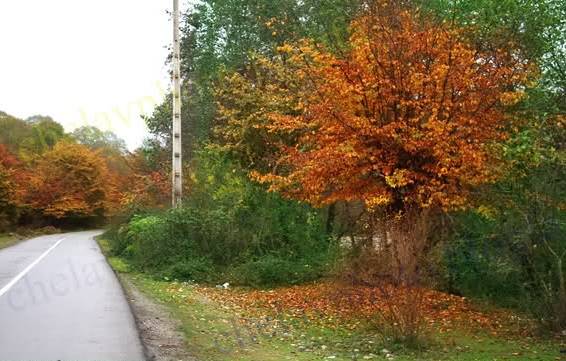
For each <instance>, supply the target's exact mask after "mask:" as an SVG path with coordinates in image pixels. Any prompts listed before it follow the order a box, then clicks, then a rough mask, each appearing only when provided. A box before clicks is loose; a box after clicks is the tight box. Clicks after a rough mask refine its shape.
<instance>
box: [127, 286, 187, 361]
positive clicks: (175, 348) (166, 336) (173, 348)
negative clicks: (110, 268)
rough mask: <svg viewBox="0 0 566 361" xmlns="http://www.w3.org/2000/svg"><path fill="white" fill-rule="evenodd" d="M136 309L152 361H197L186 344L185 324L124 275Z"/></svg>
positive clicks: (136, 315)
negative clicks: (182, 324)
mask: <svg viewBox="0 0 566 361" xmlns="http://www.w3.org/2000/svg"><path fill="white" fill-rule="evenodd" d="M120 279H121V281H122V285H123V286H124V289H125V291H126V295H127V297H128V300H129V302H130V305H131V307H132V311H133V313H134V316H135V318H136V323H137V325H138V329H139V332H140V337H141V340H142V343H143V344H144V346H145V348H146V354H147V358H148V361H196V359H195V358H194V357H192V356H191V355H190V354H189V352H188V350H187V345H186V343H185V338H184V336H183V333H182V332H180V331H179V329H180V328H181V324H180V323H179V322H178V321H177V320H175V319H173V318H172V317H171V314H170V313H169V311H168V310H167V309H166V308H165V306H163V305H161V304H159V303H157V302H156V301H154V300H152V299H151V298H149V297H147V296H146V295H145V294H143V293H142V292H140V291H139V290H138V289H137V288H136V287H135V285H134V284H133V283H132V282H131V281H130V280H129V279H128V277H127V276H124V275H120Z"/></svg>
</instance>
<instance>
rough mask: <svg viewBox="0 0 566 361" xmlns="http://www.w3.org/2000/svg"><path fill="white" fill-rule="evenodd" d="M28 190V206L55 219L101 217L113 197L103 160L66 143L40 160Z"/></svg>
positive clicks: (56, 147) (109, 206)
mask: <svg viewBox="0 0 566 361" xmlns="http://www.w3.org/2000/svg"><path fill="white" fill-rule="evenodd" d="M28 188H29V190H30V191H29V194H28V200H27V202H28V204H29V205H30V206H31V207H33V208H34V209H36V210H39V211H41V212H42V213H43V214H44V215H47V216H53V217H55V218H64V217H70V216H74V217H93V216H94V217H96V216H98V217H103V216H105V215H106V214H107V213H108V212H109V211H111V209H112V208H113V205H114V204H115V203H116V197H117V194H116V192H115V190H114V187H113V183H112V178H111V177H110V174H109V172H108V169H107V167H106V163H105V161H104V159H103V158H102V157H101V156H100V155H99V154H98V153H97V152H95V151H92V150H91V149H89V148H88V147H86V146H83V145H79V144H73V143H66V142H60V143H58V144H57V145H55V147H54V148H53V149H52V150H51V151H48V152H47V153H45V154H44V155H43V156H42V157H41V159H40V160H39V161H38V164H37V167H36V168H35V169H34V173H33V177H31V179H30V184H29V185H28Z"/></svg>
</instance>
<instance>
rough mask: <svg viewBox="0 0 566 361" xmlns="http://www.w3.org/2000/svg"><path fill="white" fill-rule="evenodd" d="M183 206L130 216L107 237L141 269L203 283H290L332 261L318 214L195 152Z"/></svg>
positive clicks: (219, 160)
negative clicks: (194, 161)
mask: <svg viewBox="0 0 566 361" xmlns="http://www.w3.org/2000/svg"><path fill="white" fill-rule="evenodd" d="M197 162H198V164H199V166H198V167H197V172H196V173H195V175H194V178H193V182H194V183H193V184H192V185H191V194H190V196H189V198H188V199H185V202H184V205H185V206H184V207H183V208H181V209H174V210H169V211H165V212H162V213H154V214H146V215H139V216H134V217H132V218H131V220H130V221H129V222H128V223H127V224H125V225H123V226H121V227H120V228H119V230H118V231H113V232H110V236H111V238H112V241H111V246H112V248H113V249H112V252H113V253H114V254H117V255H120V256H123V257H126V258H129V259H130V260H131V261H132V263H133V264H134V265H136V266H137V267H139V268H140V269H142V270H146V271H149V272H153V273H158V274H165V275H168V276H170V277H173V278H177V279H184V280H195V281H202V282H224V281H232V282H236V283H243V284H253V285H276V284H292V283H297V282H302V281H306V280H312V279H314V278H317V277H320V275H321V274H322V273H323V269H324V268H325V265H326V263H327V259H328V258H329V257H331V256H332V254H333V252H331V249H332V246H331V244H330V242H329V240H328V237H327V235H326V234H325V231H324V226H323V224H324V222H323V219H322V214H321V212H319V211H318V210H314V209H312V208H310V207H309V206H307V205H304V204H300V203H298V202H294V201H289V200H285V199H282V198H281V197H280V196H278V195H277V194H273V193H268V192H266V191H265V190H264V189H263V188H262V187H260V186H258V185H257V184H254V183H252V182H251V181H249V179H248V177H247V176H246V175H245V174H243V173H242V172H241V171H239V170H238V169H237V168H235V167H234V166H233V165H232V163H231V162H229V161H228V160H227V159H226V158H224V157H223V156H221V155H220V154H218V153H215V152H210V153H204V154H203V153H201V154H200V155H199V158H198V159H197Z"/></svg>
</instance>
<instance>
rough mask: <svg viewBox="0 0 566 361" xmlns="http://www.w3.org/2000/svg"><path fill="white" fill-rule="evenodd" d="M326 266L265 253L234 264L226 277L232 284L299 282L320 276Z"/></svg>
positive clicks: (257, 285) (255, 285) (258, 284)
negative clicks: (236, 264)
mask: <svg viewBox="0 0 566 361" xmlns="http://www.w3.org/2000/svg"><path fill="white" fill-rule="evenodd" d="M313 261H315V262H313ZM326 266H327V265H326V264H323V263H319V262H317V260H313V259H311V260H291V259H286V258H281V257H280V256H277V255H266V256H263V257H261V258H258V259H255V260H252V261H248V262H245V263H242V264H240V265H238V266H236V267H235V268H234V269H233V270H232V271H231V272H229V275H228V279H230V280H231V281H232V283H234V284H246V285H251V286H254V287H263V286H268V287H269V286H276V285H282V284H299V283H304V282H309V281H313V280H316V279H318V278H320V277H322V276H323V275H324V274H325V272H326V271H327V267H326Z"/></svg>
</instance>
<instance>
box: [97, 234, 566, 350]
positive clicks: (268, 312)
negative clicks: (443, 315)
mask: <svg viewBox="0 0 566 361" xmlns="http://www.w3.org/2000/svg"><path fill="white" fill-rule="evenodd" d="M100 243H101V245H102V247H103V248H105V242H104V241H103V240H102V241H100ZM109 261H110V264H111V265H112V267H113V268H114V269H115V270H116V271H117V272H119V273H121V274H122V276H124V277H127V278H128V279H129V280H130V281H131V283H132V284H133V285H134V286H135V287H137V288H138V289H139V290H141V291H142V292H143V293H145V294H146V295H148V296H149V297H150V298H152V299H154V300H156V302H159V303H160V304H163V305H165V306H166V307H167V309H168V310H169V311H170V312H171V314H172V316H173V318H174V319H177V320H180V324H181V325H182V326H181V327H182V331H183V333H184V335H185V337H186V343H187V345H189V347H190V353H191V354H192V355H194V357H195V358H196V359H197V360H202V361H206V360H212V361H229V360H230V361H232V360H235V361H238V360H239V361H244V360H246V361H269V360H298V361H310V360H370V359H373V360H392V359H393V360H400V361H417V360H419V361H429V360H430V361H432V360H454V361H484V360H485V361H488V360H490V361H491V360H541V361H542V360H562V358H561V356H560V353H559V349H560V344H559V343H560V342H559V341H558V340H546V341H545V340H539V339H536V338H533V337H527V336H509V335H504V334H501V335H498V334H496V333H494V332H493V330H487V329H486V330H479V329H468V328H465V327H460V328H458V327H454V328H453V329H451V330H448V331H444V332H438V331H437V330H435V329H431V338H430V339H431V341H430V345H429V347H428V348H427V351H422V352H420V351H412V350H407V349H404V348H402V347H401V346H395V345H391V344H387V343H384V342H383V340H382V339H381V338H379V337H377V336H376V332H375V329H372V328H371V327H368V326H367V325H363V323H360V324H359V326H358V327H356V328H353V329H352V328H351V327H349V325H351V324H348V327H347V326H344V327H341V326H340V322H338V321H337V323H335V324H333V323H332V322H327V321H328V319H329V318H330V319H331V320H333V319H334V316H333V314H332V313H331V311H328V312H327V311H325V312H324V313H323V314H321V315H320V317H321V318H324V322H317V320H315V319H312V318H310V317H309V318H307V317H305V314H304V313H302V314H301V312H297V310H296V309H293V310H284V309H281V310H280V309H279V306H278V313H274V312H272V311H273V309H272V308H270V306H269V304H267V305H266V306H261V305H253V306H252V305H251V304H247V302H246V300H245V299H246V297H250V298H254V299H256V298H257V296H258V291H251V290H243V289H235V290H233V289H220V288H211V287H205V286H201V285H196V284H191V283H184V282H175V281H170V280H164V279H156V278H154V277H152V276H150V275H146V274H142V273H139V272H137V271H134V270H132V269H131V268H130V266H129V265H128V264H127V263H126V262H125V261H124V260H122V259H120V258H112V257H110V258H109ZM318 287H319V286H318V285H317V284H315V285H309V286H296V287H294V288H293V289H292V291H293V292H296V293H300V292H305V293H306V292H310V294H311V295H312V292H313V291H312V290H313V288H314V289H318ZM263 292H264V293H265V294H267V295H272V294H273V293H275V294H276V295H277V296H276V297H280V296H281V297H284V295H285V292H287V290H286V289H282V290H281V289H279V290H273V291H263ZM297 297H302V296H297ZM305 299H308V296H306V297H305ZM268 301H269V298H268ZM313 301H315V300H313ZM317 301H318V300H317ZM268 303H269V302H268ZM287 304H289V302H287ZM287 311H289V312H287ZM475 315H476V314H474V313H470V316H475ZM354 324H355V322H354Z"/></svg>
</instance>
